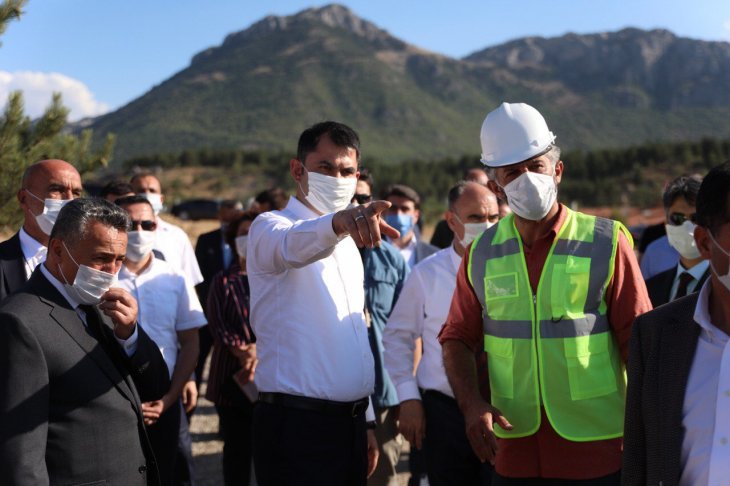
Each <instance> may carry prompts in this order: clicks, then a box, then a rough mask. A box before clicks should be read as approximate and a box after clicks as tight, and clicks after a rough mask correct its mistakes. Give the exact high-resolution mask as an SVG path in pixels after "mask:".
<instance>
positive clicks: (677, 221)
mask: <svg viewBox="0 0 730 486" xmlns="http://www.w3.org/2000/svg"><path fill="white" fill-rule="evenodd" d="M695 216H696V213H692V214H690V215H689V216H686V215H684V214H682V213H671V214H670V215H669V217H668V218H667V220H668V221H669V224H671V225H672V226H682V225H683V224H684V222H685V221H690V222H692V223H694V222H695Z"/></svg>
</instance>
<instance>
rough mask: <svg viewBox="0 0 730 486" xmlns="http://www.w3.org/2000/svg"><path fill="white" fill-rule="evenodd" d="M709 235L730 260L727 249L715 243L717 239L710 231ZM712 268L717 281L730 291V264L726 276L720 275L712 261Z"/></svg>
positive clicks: (729, 253)
mask: <svg viewBox="0 0 730 486" xmlns="http://www.w3.org/2000/svg"><path fill="white" fill-rule="evenodd" d="M707 233H708V234H709V235H710V239H711V240H712V242H713V243H714V244H715V246H716V247H717V248H718V249H719V250H720V251H721V252H723V253H724V254H725V255H726V256H727V257H728V258H730V252H728V251H726V250H725V248H723V247H721V246H720V244H719V243H718V242H717V241H715V237H714V236H712V232H710V231H709V230H708V231H707ZM710 267H712V271H713V272H715V276H716V277H717V279H718V280H719V281H720V282H721V283H722V284H723V285H724V286H725V288H726V289H728V290H730V263H728V268H727V272H726V273H725V275H720V273H719V272H718V271H717V270H716V269H715V266H714V265H713V264H712V260H710Z"/></svg>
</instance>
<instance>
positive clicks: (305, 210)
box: [284, 196, 322, 220]
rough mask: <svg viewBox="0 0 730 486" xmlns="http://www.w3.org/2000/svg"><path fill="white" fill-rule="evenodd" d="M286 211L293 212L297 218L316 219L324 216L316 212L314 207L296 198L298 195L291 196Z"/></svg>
mask: <svg viewBox="0 0 730 486" xmlns="http://www.w3.org/2000/svg"><path fill="white" fill-rule="evenodd" d="M284 211H287V212H289V213H291V214H293V215H294V217H295V218H296V219H297V220H300V219H314V218H319V217H320V216H322V215H321V214H319V213H316V212H315V211H314V210H313V209H311V208H309V207H307V206H305V205H304V204H303V203H302V202H301V201H300V200H299V199H297V198H296V196H289V203H288V204H287V205H286V208H284Z"/></svg>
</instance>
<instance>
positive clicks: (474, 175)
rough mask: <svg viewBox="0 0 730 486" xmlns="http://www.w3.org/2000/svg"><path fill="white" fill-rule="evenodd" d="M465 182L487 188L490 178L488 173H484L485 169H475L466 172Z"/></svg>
mask: <svg viewBox="0 0 730 486" xmlns="http://www.w3.org/2000/svg"><path fill="white" fill-rule="evenodd" d="M464 180H466V181H470V182H476V183H477V184H481V185H483V186H485V187H486V185H487V182H489V177H487V173H486V172H484V169H479V168H474V169H469V170H467V171H466V174H464Z"/></svg>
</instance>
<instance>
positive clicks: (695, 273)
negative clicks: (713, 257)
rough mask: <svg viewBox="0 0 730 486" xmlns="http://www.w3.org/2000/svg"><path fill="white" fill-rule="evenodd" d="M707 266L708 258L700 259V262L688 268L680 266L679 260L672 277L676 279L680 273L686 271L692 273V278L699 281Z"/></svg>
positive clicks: (708, 264)
mask: <svg viewBox="0 0 730 486" xmlns="http://www.w3.org/2000/svg"><path fill="white" fill-rule="evenodd" d="M709 267H710V260H702V261H701V262H700V263H698V264H697V265H695V266H694V267H692V268H690V269H689V270H685V268H684V267H683V266H682V263H681V262H680V263H677V273H676V274H675V275H674V278H675V279H677V278H679V276H680V275H682V273H684V272H687V273H689V274H690V275H692V278H693V279H695V280H697V281H699V280H700V279H701V278H702V276H703V275H704V274H705V271H706V270H707V269H708V268H709Z"/></svg>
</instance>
